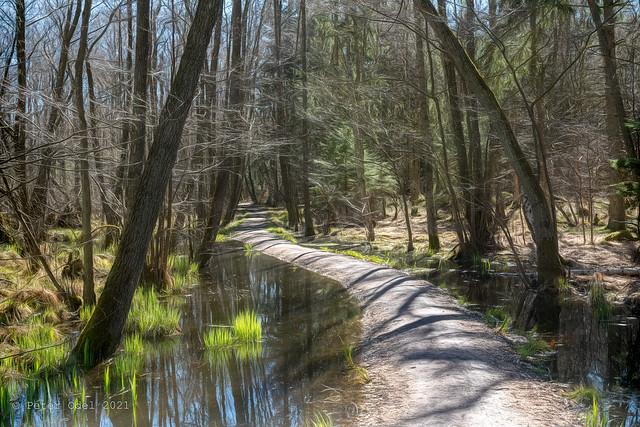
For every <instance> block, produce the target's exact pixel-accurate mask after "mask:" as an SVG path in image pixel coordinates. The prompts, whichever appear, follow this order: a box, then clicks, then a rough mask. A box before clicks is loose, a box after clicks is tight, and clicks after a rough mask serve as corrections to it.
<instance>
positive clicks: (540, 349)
mask: <svg viewBox="0 0 640 427" xmlns="http://www.w3.org/2000/svg"><path fill="white" fill-rule="evenodd" d="M515 347H516V351H517V352H518V354H520V356H522V357H523V358H528V357H532V356H535V355H536V354H539V353H544V352H546V351H549V350H550V349H551V347H550V346H549V344H547V343H546V342H545V341H543V340H540V339H534V338H531V339H529V340H528V341H527V342H526V343H525V344H521V345H516V346H515Z"/></svg>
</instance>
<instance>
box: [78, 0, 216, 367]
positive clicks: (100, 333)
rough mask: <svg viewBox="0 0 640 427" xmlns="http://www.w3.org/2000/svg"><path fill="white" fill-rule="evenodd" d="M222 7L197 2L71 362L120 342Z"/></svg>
mask: <svg viewBox="0 0 640 427" xmlns="http://www.w3.org/2000/svg"><path fill="white" fill-rule="evenodd" d="M218 3H219V1H218V0H201V1H199V2H198V8H197V10H196V13H195V16H194V19H193V24H192V25H191V28H190V30H189V33H188V35H187V41H186V44H185V48H184V53H183V55H182V59H181V60H180V66H179V69H178V72H177V73H176V75H175V77H174V79H173V82H172V84H171V91H170V93H169V96H168V97H167V101H166V103H165V106H164V108H163V110H162V112H161V114H160V119H159V121H158V126H157V127H156V129H155V132H154V143H153V145H152V146H151V149H150V151H149V157H148V159H147V161H146V162H145V163H146V164H145V168H144V169H143V172H142V176H141V178H140V181H139V187H138V191H137V192H136V197H135V200H134V201H133V205H131V206H130V207H129V210H128V215H127V221H126V224H125V226H124V230H123V233H122V239H121V242H120V246H119V247H118V253H117V255H116V258H115V261H114V264H113V267H112V269H111V271H110V272H109V276H108V277H107V281H106V284H105V287H104V291H103V292H102V295H101V297H100V300H99V301H98V304H97V306H96V309H95V311H94V312H93V315H92V316H91V318H90V319H89V321H88V323H87V325H86V326H85V328H84V329H83V330H82V333H81V334H80V337H79V338H78V341H77V342H76V345H75V346H74V348H73V350H72V355H73V357H75V359H76V360H78V361H83V362H84V363H85V364H87V365H95V364H97V363H99V362H101V361H102V360H104V359H105V358H106V357H109V356H110V355H111V354H113V352H114V351H115V350H116V349H117V348H118V345H119V344H120V340H121V339H122V335H123V332H124V328H125V325H126V321H127V316H128V314H129V309H130V308H131V301H132V299H133V295H134V293H135V290H136V288H137V285H138V279H139V277H140V273H141V272H142V267H143V265H144V260H145V257H146V253H147V248H148V246H149V242H150V240H151V235H152V234H153V229H154V226H155V223H156V220H157V218H158V213H159V211H160V208H161V206H162V200H163V197H164V193H165V190H166V188H167V184H168V182H169V178H170V177H171V171H172V168H173V165H174V163H175V161H176V158H177V154H178V148H179V146H180V138H181V136H182V131H183V128H184V124H185V122H186V119H187V114H188V113H189V109H190V107H191V103H192V101H193V97H194V94H195V90H196V87H197V85H198V76H199V74H200V70H201V69H202V66H203V63H204V60H205V57H206V51H207V46H208V45H209V40H210V39H211V33H212V30H213V26H214V24H215V21H216V14H217V13H218V11H219V9H218Z"/></svg>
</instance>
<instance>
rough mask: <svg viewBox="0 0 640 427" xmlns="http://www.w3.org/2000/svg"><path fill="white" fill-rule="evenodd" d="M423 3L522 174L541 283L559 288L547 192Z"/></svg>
mask: <svg viewBox="0 0 640 427" xmlns="http://www.w3.org/2000/svg"><path fill="white" fill-rule="evenodd" d="M419 1H420V3H419V4H420V6H421V11H422V13H423V15H424V17H425V19H426V20H427V22H429V25H431V28H432V29H433V31H434V32H435V34H436V36H437V37H438V39H439V40H440V43H441V44H442V48H443V49H444V51H445V52H447V53H448V54H449V57H450V58H451V60H452V61H453V63H454V65H455V67H456V68H457V70H458V72H459V73H460V75H461V76H462V78H463V79H464V80H465V83H466V84H467V87H468V88H469V90H470V91H471V92H472V93H474V94H475V95H476V97H477V98H478V102H479V104H480V105H481V106H482V107H483V109H484V110H485V112H486V114H487V115H488V116H489V119H490V120H491V122H492V123H493V124H494V126H495V130H496V133H497V134H498V137H499V138H500V142H501V144H502V149H503V150H504V152H505V155H506V156H507V159H508V160H509V162H510V163H511V166H512V167H513V169H514V170H515V171H516V173H517V174H518V177H519V179H520V185H521V186H522V189H523V191H524V194H525V196H526V197H527V199H528V202H529V205H530V208H531V210H530V214H531V215H530V217H531V219H532V223H531V224H530V229H531V235H532V237H533V240H534V241H535V243H536V253H537V258H538V259H537V264H538V283H539V284H540V285H541V286H543V287H544V286H547V285H554V286H557V285H558V283H559V281H558V279H559V278H561V277H564V268H563V266H562V262H561V258H560V253H559V250H558V231H557V228H556V224H555V221H554V220H553V216H552V214H551V212H550V209H549V204H548V203H547V200H546V196H545V193H544V191H543V189H542V187H541V186H540V183H539V182H538V180H537V178H536V176H535V174H534V173H533V169H532V168H531V165H530V164H529V162H528V161H527V159H526V157H525V155H524V153H523V151H522V148H521V147H520V144H519V143H518V140H517V139H516V136H515V134H514V133H513V130H512V128H511V124H510V123H509V120H508V119H507V116H506V114H505V112H504V110H503V109H502V108H501V107H500V104H499V103H498V100H497V99H496V97H495V95H494V93H493V92H492V91H491V89H490V88H489V86H488V85H487V83H486V82H485V81H484V79H483V78H482V76H481V75H480V73H479V72H478V69H477V68H476V66H475V65H474V63H473V61H471V59H469V56H468V55H467V53H466V51H465V50H464V48H463V47H462V45H461V44H460V41H459V40H458V38H457V37H456V36H455V34H453V32H452V31H451V29H450V28H449V26H448V25H447V23H446V22H445V21H444V20H443V19H442V18H441V17H440V16H439V15H438V11H437V10H436V8H435V7H434V6H433V4H431V2H430V1H429V0H419Z"/></svg>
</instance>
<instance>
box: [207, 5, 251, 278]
mask: <svg viewBox="0 0 640 427" xmlns="http://www.w3.org/2000/svg"><path fill="white" fill-rule="evenodd" d="M219 13H221V12H219ZM241 15H242V3H241V1H240V0H234V1H233V8H232V11H231V40H230V45H231V52H230V57H231V58H230V59H231V61H230V64H231V72H230V74H229V122H230V126H231V129H230V130H229V132H230V135H229V136H227V137H231V139H232V140H233V139H234V138H233V137H237V139H238V140H239V136H240V134H241V130H240V126H241V121H242V92H241V90H240V84H241V79H240V76H241V74H240V73H241V70H240V68H241V62H242V52H241V46H242V45H241V36H242V27H241V22H242V16H241ZM216 37H217V35H216ZM214 41H215V40H214ZM214 54H215V52H214ZM234 142H236V143H237V141H234ZM221 157H224V161H223V164H222V167H221V169H220V171H219V172H218V175H217V176H216V182H215V187H214V192H213V198H212V200H211V206H210V207H209V215H208V217H207V224H206V227H205V229H204V235H203V237H202V241H201V242H200V246H199V247H198V250H197V251H196V259H197V260H198V264H200V265H201V266H203V265H206V264H207V263H208V262H209V260H210V259H211V246H212V245H213V243H214V242H215V241H216V237H217V235H218V230H219V228H220V224H221V222H222V218H223V216H224V215H223V214H224V203H225V200H226V199H227V195H228V194H229V190H230V188H231V189H232V185H233V183H232V173H234V171H235V168H236V166H235V165H236V161H237V155H236V154H231V153H221Z"/></svg>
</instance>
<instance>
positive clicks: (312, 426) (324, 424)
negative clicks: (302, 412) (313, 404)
mask: <svg viewBox="0 0 640 427" xmlns="http://www.w3.org/2000/svg"><path fill="white" fill-rule="evenodd" d="M304 425H305V426H306V427H333V422H332V421H331V417H330V416H329V415H327V414H325V413H323V412H315V413H314V414H313V418H310V419H308V420H306V421H305V422H304Z"/></svg>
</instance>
